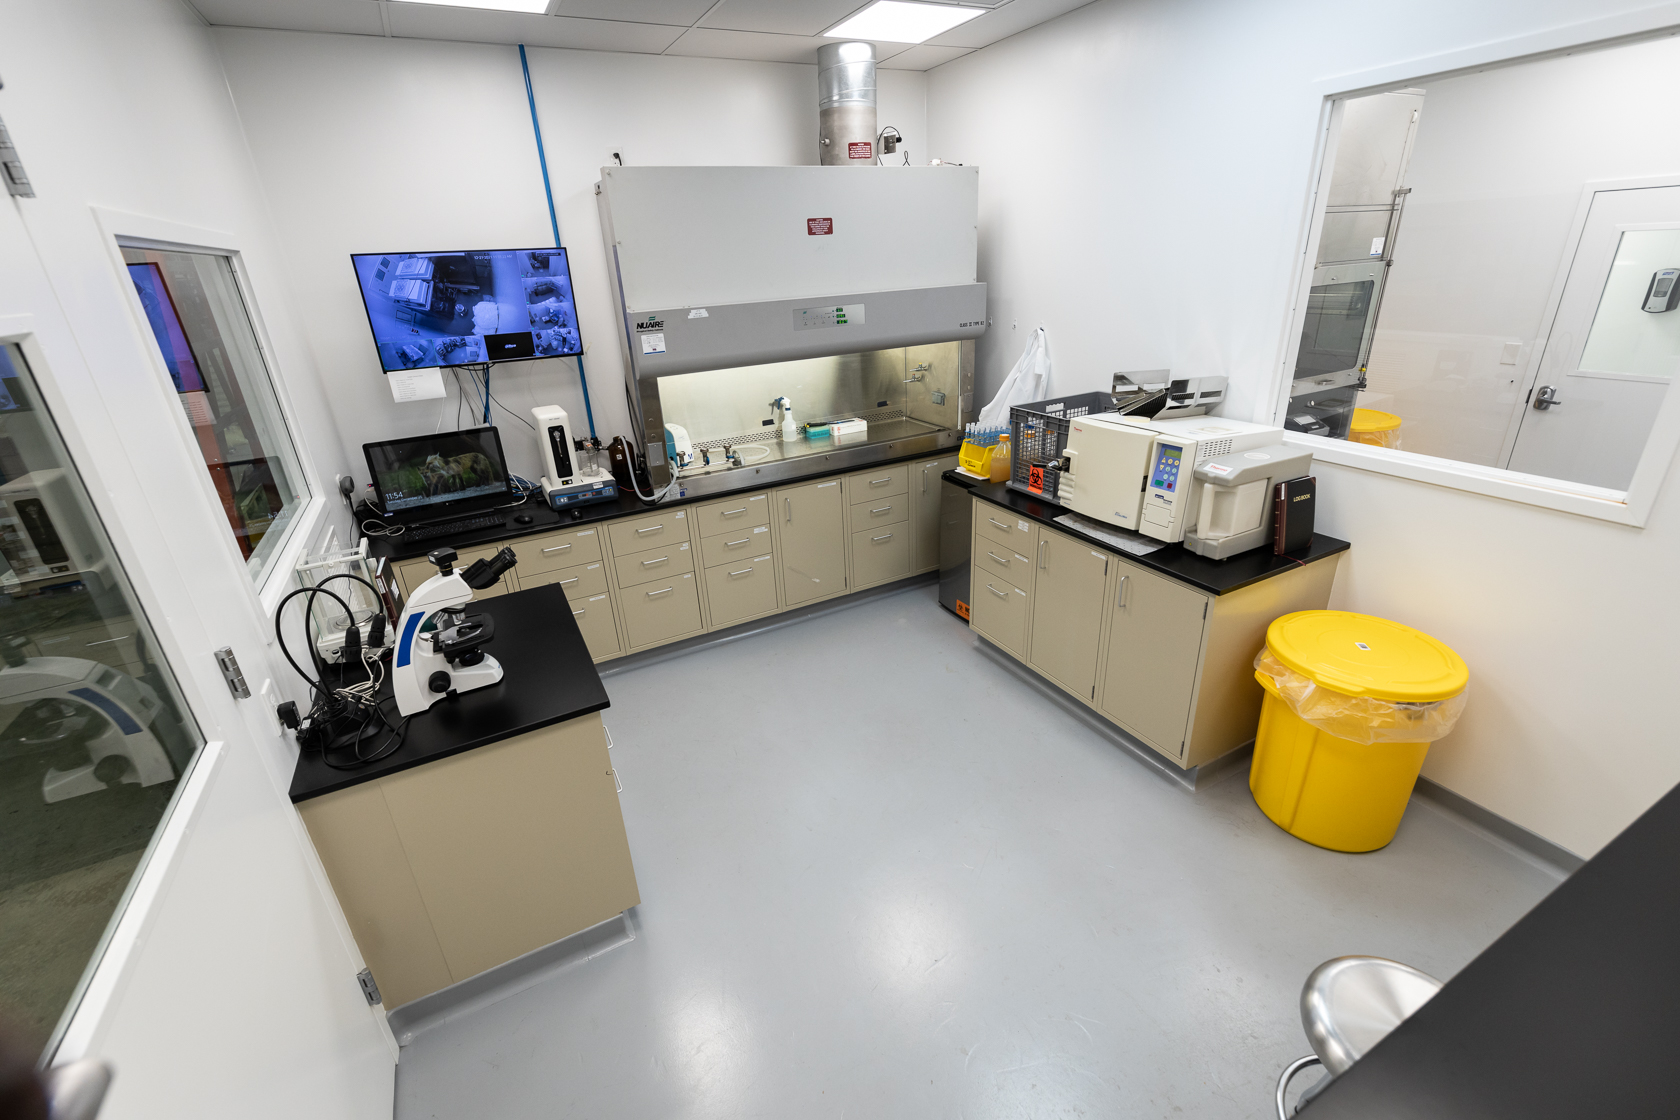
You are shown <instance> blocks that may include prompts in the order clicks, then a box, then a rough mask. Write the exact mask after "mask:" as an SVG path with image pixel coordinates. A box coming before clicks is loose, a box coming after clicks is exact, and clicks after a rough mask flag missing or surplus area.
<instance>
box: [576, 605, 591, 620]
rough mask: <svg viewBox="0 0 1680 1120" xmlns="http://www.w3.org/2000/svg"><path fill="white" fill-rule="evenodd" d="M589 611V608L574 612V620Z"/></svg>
mask: <svg viewBox="0 0 1680 1120" xmlns="http://www.w3.org/2000/svg"><path fill="white" fill-rule="evenodd" d="M588 609H589V608H588V607H584V608H583V610H576V611H573V612H572V617H573V618H576V617H577V616H578V615H580V614H583V613H584V611H587V610H588Z"/></svg>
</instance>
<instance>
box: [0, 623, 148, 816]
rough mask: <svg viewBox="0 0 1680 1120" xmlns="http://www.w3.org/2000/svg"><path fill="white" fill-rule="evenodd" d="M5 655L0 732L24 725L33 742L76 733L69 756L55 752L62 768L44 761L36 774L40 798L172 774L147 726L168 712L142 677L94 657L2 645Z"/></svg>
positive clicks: (2, 734)
mask: <svg viewBox="0 0 1680 1120" xmlns="http://www.w3.org/2000/svg"><path fill="white" fill-rule="evenodd" d="M6 661H7V664H6V667H5V668H4V669H0V713H3V714H0V739H9V738H13V737H14V736H17V735H18V733H19V732H20V731H23V732H24V734H23V736H22V738H23V740H24V741H25V742H27V743H29V744H31V745H33V746H35V747H36V748H37V749H38V748H39V747H40V746H41V745H42V744H51V743H53V742H54V741H55V740H58V741H66V742H69V741H75V740H80V744H79V745H78V746H76V747H75V757H74V758H73V759H69V760H67V759H64V758H55V759H54V762H56V763H60V764H62V763H65V762H67V761H68V762H69V763H70V764H69V765H68V766H67V768H66V769H62V770H60V769H58V768H57V766H55V765H49V766H48V769H47V772H46V775H45V776H44V777H43V778H42V779H41V797H42V798H43V799H44V800H45V801H47V802H48V803H49V804H50V803H52V802H55V801H64V800H67V799H69V798H72V797H79V796H81V795H82V794H85V793H94V792H96V791H98V790H102V789H105V788H107V787H109V786H112V785H116V784H118V783H121V782H127V783H129V784H131V785H140V786H153V785H157V784H158V783H159V782H167V781H169V780H170V779H171V778H173V777H175V768H174V766H173V765H172V764H171V762H170V760H169V754H168V752H167V751H165V750H164V748H163V744H162V743H161V742H159V740H158V737H157V736H156V735H154V734H153V733H152V731H151V728H152V725H153V724H154V723H155V722H156V721H157V720H158V719H160V718H163V719H167V718H169V716H168V713H167V712H166V711H165V709H164V706H163V703H162V702H161V701H160V700H159V699H158V697H157V693H155V692H153V691H152V690H151V689H150V688H148V687H147V686H146V685H145V684H143V683H142V682H140V681H137V680H135V679H134V678H133V677H131V676H129V675H128V674H127V673H124V672H121V671H119V670H117V669H113V668H111V667H110V666H109V665H104V664H101V663H100V662H98V661H86V660H83V659H82V658H79V657H24V656H22V655H21V654H20V653H18V652H17V651H16V649H15V647H13V646H7V647H6ZM90 724H91V725H92V726H91V728H90V726H89V725H90ZM90 730H93V731H94V732H95V733H94V734H91V735H89V734H88V732H89V731H90ZM8 732H9V733H10V734H8ZM13 749H15V748H13Z"/></svg>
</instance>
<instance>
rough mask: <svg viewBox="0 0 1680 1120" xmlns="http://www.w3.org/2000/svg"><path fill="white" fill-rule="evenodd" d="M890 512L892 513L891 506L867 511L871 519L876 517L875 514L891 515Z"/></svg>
mask: <svg viewBox="0 0 1680 1120" xmlns="http://www.w3.org/2000/svg"><path fill="white" fill-rule="evenodd" d="M891 512H892V507H891V506H882V507H881V508H880V509H872V510H870V511H869V515H870V516H871V517H873V516H875V515H876V514H877V513H891Z"/></svg>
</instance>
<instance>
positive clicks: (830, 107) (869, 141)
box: [817, 43, 875, 167]
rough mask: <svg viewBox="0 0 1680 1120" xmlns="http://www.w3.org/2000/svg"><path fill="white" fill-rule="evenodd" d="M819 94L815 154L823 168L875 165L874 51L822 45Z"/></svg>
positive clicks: (850, 45) (848, 45) (863, 45)
mask: <svg viewBox="0 0 1680 1120" xmlns="http://www.w3.org/2000/svg"><path fill="white" fill-rule="evenodd" d="M817 96H818V108H819V110H820V113H819V120H818V127H817V153H818V156H819V157H820V159H821V161H822V165H823V166H824V167H869V166H871V165H873V164H874V162H875V48H874V47H873V46H871V45H870V44H869V43H825V44H824V45H823V46H821V47H818V48H817Z"/></svg>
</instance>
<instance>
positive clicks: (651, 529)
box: [636, 525, 665, 535]
mask: <svg viewBox="0 0 1680 1120" xmlns="http://www.w3.org/2000/svg"><path fill="white" fill-rule="evenodd" d="M663 528H665V526H663V525H649V526H648V527H647V528H646V529H637V530H636V532H637V534H638V535H639V534H642V533H657V532H659V530H661V529H663Z"/></svg>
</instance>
